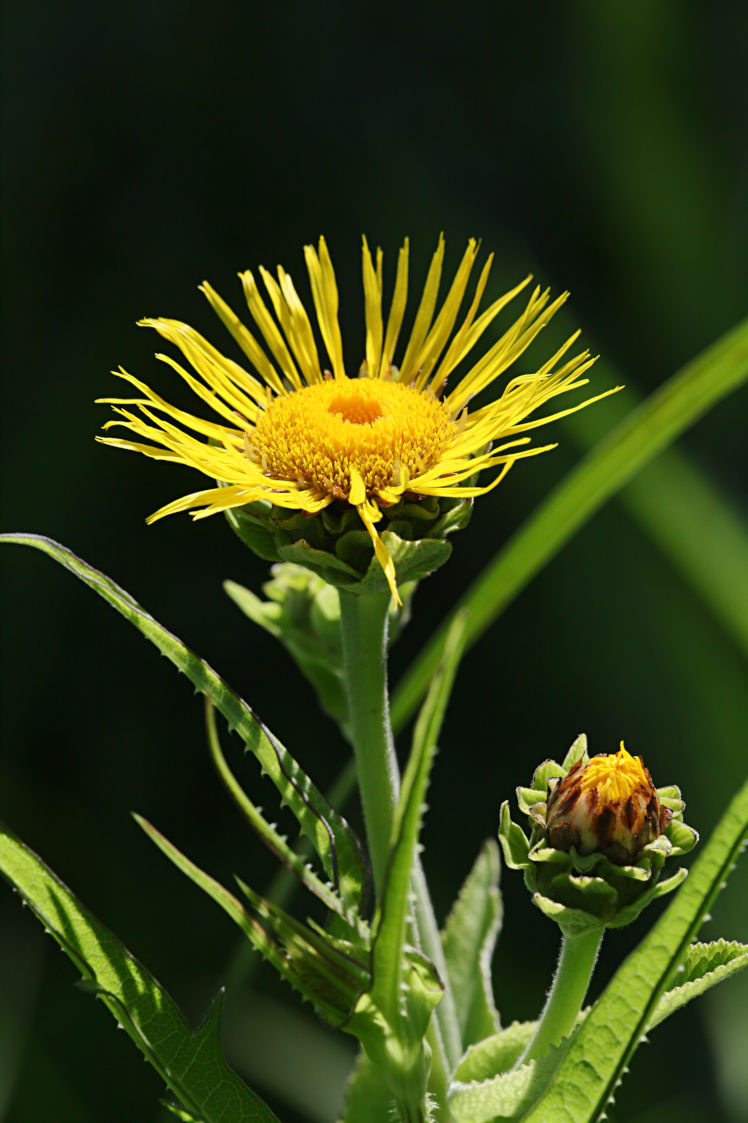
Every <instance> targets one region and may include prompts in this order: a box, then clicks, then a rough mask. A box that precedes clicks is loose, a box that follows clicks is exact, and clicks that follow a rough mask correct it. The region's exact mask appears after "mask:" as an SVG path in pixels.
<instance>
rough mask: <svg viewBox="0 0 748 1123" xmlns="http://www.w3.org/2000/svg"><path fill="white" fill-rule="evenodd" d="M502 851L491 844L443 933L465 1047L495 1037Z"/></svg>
mask: <svg viewBox="0 0 748 1123" xmlns="http://www.w3.org/2000/svg"><path fill="white" fill-rule="evenodd" d="M501 918H502V908H501V896H500V894H499V850H498V846H497V845H496V843H495V842H494V841H493V839H488V840H487V841H486V842H485V843H484V845H483V848H482V849H481V851H480V853H479V854H478V857H477V859H476V861H475V865H474V866H473V868H472V870H471V871H470V873H469V874H468V876H467V878H466V880H465V883H464V885H463V886H462V889H461V890H460V893H459V896H458V897H457V900H456V901H455V903H454V905H453V906H452V911H451V912H450V914H449V916H448V918H447V923H446V925H445V928H444V932H443V933H442V945H443V947H444V957H445V959H446V961H447V973H448V975H449V981H450V985H451V988H452V993H453V994H454V998H455V1006H456V1008H457V1018H458V1023H459V1027H460V1034H461V1037H462V1045H463V1048H467V1047H468V1045H472V1044H473V1043H474V1042H477V1041H482V1040H483V1038H484V1037H488V1036H489V1035H491V1034H494V1033H495V1032H496V1029H497V1027H498V1021H499V1019H498V1014H497V1012H496V1006H495V1003H494V998H493V987H492V984H491V958H492V956H493V950H494V947H495V944H496V938H497V936H498V934H499V930H500V928H501Z"/></svg>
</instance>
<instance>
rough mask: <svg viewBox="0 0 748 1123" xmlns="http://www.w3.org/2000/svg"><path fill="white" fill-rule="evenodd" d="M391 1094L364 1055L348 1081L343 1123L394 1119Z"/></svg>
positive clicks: (379, 1122) (383, 1121)
mask: <svg viewBox="0 0 748 1123" xmlns="http://www.w3.org/2000/svg"><path fill="white" fill-rule="evenodd" d="M393 1109H394V1100H393V1097H392V1093H391V1092H390V1090H389V1089H388V1087H387V1085H386V1084H385V1083H384V1081H383V1080H382V1078H381V1076H380V1075H379V1073H378V1072H377V1070H376V1069H375V1068H374V1065H373V1064H372V1063H371V1061H370V1060H369V1058H368V1057H367V1056H366V1054H365V1053H361V1054H360V1055H359V1058H358V1061H357V1063H356V1067H355V1068H354V1070H353V1072H352V1073H351V1075H350V1077H349V1079H348V1087H347V1090H346V1098H345V1111H344V1112H343V1123H388V1121H389V1120H391V1119H394V1118H395V1116H394V1114H393Z"/></svg>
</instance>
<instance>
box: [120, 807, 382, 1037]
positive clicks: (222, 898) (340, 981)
mask: <svg viewBox="0 0 748 1123" xmlns="http://www.w3.org/2000/svg"><path fill="white" fill-rule="evenodd" d="M134 818H135V821H136V822H137V823H138V825H139V826H140V827H141V828H142V829H143V830H144V831H145V833H146V834H147V835H148V837H149V838H150V839H151V841H152V842H154V843H155V844H156V846H157V847H158V848H159V850H160V851H161V852H162V853H163V854H165V855H166V857H167V858H168V859H169V860H170V861H171V862H173V863H174V865H175V866H176V867H177V869H179V870H181V872H182V873H183V874H185V875H186V876H187V877H188V878H189V879H190V881H192V882H194V884H195V885H197V886H198V888H200V889H202V890H203V892H204V893H207V895H208V896H209V897H211V898H212V899H213V900H214V901H215V902H216V904H218V905H220V907H221V908H222V909H223V910H224V912H225V913H226V914H227V915H228V916H230V917H231V919H232V920H233V921H234V923H235V924H236V925H237V926H238V927H239V928H240V929H241V931H242V932H243V933H244V935H245V936H246V937H247V939H248V940H249V941H250V943H251V944H252V946H253V947H254V948H255V950H256V951H259V952H260V954H261V955H262V956H263V958H265V959H266V960H267V961H268V963H270V964H271V965H272V966H273V967H274V968H275V969H276V971H277V972H278V974H279V975H280V976H281V978H283V979H285V980H286V982H287V983H289V984H290V985H291V986H292V987H293V988H294V989H295V990H297V991H298V992H299V993H300V994H301V995H302V996H303V997H304V998H307V999H308V1000H309V1001H310V1002H311V1003H312V1004H313V1005H314V1007H315V1009H316V1010H317V1012H318V1013H319V1014H321V1016H322V1017H323V1018H325V1020H326V1021H328V1022H329V1023H330V1024H332V1025H339V1024H340V1023H341V1022H343V1021H344V1020H345V1018H346V1017H347V1016H348V1014H349V1013H350V1011H351V1008H352V1006H353V1004H354V1002H355V1000H356V998H357V997H358V995H359V994H360V993H361V991H363V990H364V989H365V987H366V986H368V983H369V975H368V969H367V968H368V961H367V959H366V955H365V954H363V955H362V956H361V958H363V960H364V963H363V964H362V963H361V962H360V961H358V960H356V959H355V958H354V957H353V955H352V954H351V952H350V950H349V949H348V948H346V951H347V954H341V953H340V952H339V944H340V941H336V940H335V939H334V938H333V937H331V936H326V935H324V934H320V933H318V932H316V931H314V930H312V929H309V928H305V926H304V925H302V924H299V922H298V921H296V920H294V919H293V918H292V917H290V916H289V915H288V914H287V913H285V912H284V911H283V910H282V909H280V908H278V907H277V906H274V905H271V904H270V903H269V902H267V901H264V900H263V899H262V898H261V897H260V896H258V895H257V894H256V893H253V892H252V890H251V889H249V888H248V887H247V886H246V885H245V884H244V883H243V882H242V881H241V880H240V879H239V878H237V879H236V880H237V882H238V884H239V887H240V889H241V890H242V892H243V893H244V894H245V896H246V897H247V898H248V899H249V901H250V903H251V905H252V907H253V910H254V911H253V912H249V910H248V909H247V908H246V907H245V906H244V905H243V904H242V903H241V901H239V900H238V898H236V897H235V896H234V894H233V893H230V892H229V890H228V889H226V888H225V887H224V886H223V885H221V883H220V882H219V881H216V880H215V878H213V877H211V876H210V874H207V873H205V871H204V870H201V869H200V867H199V866H197V865H195V863H194V862H192V861H191V860H190V859H189V858H188V857H187V856H186V855H185V854H183V853H182V852H181V850H179V849H178V848H177V847H176V846H175V845H174V843H173V842H170V841H169V840H168V839H167V838H166V837H165V836H164V835H162V834H161V832H160V831H158V830H156V828H155V827H154V826H153V825H152V824H151V823H149V822H148V821H147V820H146V819H143V818H142V817H141V816H140V815H135V816H134ZM271 933H272V934H271Z"/></svg>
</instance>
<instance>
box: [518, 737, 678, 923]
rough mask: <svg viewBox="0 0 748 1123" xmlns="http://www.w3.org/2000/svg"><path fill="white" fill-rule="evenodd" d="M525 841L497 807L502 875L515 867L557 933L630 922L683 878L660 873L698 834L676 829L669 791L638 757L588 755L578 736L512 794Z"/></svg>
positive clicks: (673, 791) (673, 795)
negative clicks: (523, 818)
mask: <svg viewBox="0 0 748 1123" xmlns="http://www.w3.org/2000/svg"><path fill="white" fill-rule="evenodd" d="M517 801H518V803H519V807H520V810H521V811H522V812H523V813H524V814H525V815H527V817H528V820H529V823H530V827H531V833H530V837H529V838H528V837H527V835H526V834H525V832H524V831H523V830H522V828H521V827H520V826H519V825H518V824H517V823H515V822H513V821H512V818H511V815H510V812H509V804H508V803H504V804H502V807H501V826H500V828H499V838H500V840H501V844H502V847H503V849H504V857H505V859H506V863H507V865H508V866H509V867H510V868H511V869H521V870H522V871H523V872H524V875H525V884H526V885H527V888H528V889H529V890H530V892H531V893H532V899H533V903H534V904H535V905H537V907H538V908H539V909H540V910H541V911H542V912H544V913H545V914H546V916H549V917H551V919H552V920H555V921H556V923H557V924H558V925H559V926H560V927H561V929H562V931H563V932H564V933H565V934H566V935H579V934H580V933H582V932H587V931H591V930H593V929H595V928H601V927H603V928H620V927H621V926H622V925H624V924H630V923H631V921H632V920H635V919H636V917H637V916H638V915H639V913H640V912H641V911H642V909H644V908H645V907H646V905H648V904H649V902H650V901H652V900H654V899H655V898H657V897H661V896H662V895H663V894H665V893H670V892H671V891H672V890H673V889H675V888H677V886H678V885H680V884H681V882H682V881H683V879H684V878H685V876H686V870H685V869H679V870H676V871H675V873H673V874H671V876H670V877H667V878H664V879H663V878H662V877H661V876H660V875H661V872H662V869H663V866H664V864H665V862H666V861H667V859H668V858H672V857H676V856H679V855H681V854H686V853H687V852H688V851H689V850H690V849H691V848H692V846H693V845H694V843H695V842H696V840H697V838H698V835H697V834H696V831H694V830H693V829H692V828H691V827H689V826H687V825H686V824H685V823H684V822H683V809H684V807H685V804H684V802H683V800H682V799H681V795H680V791H679V790H678V788H677V787H676V786H675V785H671V786H670V787H665V788H655V787H654V785H653V784H652V777H651V776H650V774H649V772H648V771H647V769H646V768H645V767H644V764H643V762H642V759H641V757H634V756H631V754H630V753H628V752H626V749H625V748H624V747H623V743H621V748H620V751H619V752H617V753H611V754H610V755H606V754H604V753H603V754H600V755H599V756H594V757H592V759H590V758H589V756H588V755H587V738H586V737H585V736H584V734H582V735H581V736H580V737H578V738H577V740H576V741H575V742H574V744H573V745H572V746H571V748H570V749H569V751H568V753H567V754H566V757H565V758H564V761H563V763H562V764H558V763H557V762H556V761H554V760H546V761H545V762H544V763H543V764H541V765H540V766H539V767H538V768H536V770H535V774H534V775H533V778H532V783H531V785H530V787H527V788H525V787H522V788H517Z"/></svg>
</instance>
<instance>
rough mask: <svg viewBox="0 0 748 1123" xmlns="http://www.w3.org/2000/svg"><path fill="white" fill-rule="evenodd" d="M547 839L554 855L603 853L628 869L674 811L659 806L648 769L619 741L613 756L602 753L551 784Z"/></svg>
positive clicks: (578, 765)
mask: <svg viewBox="0 0 748 1123" xmlns="http://www.w3.org/2000/svg"><path fill="white" fill-rule="evenodd" d="M548 787H549V796H548V801H547V812H546V838H547V841H548V844H549V845H550V846H552V847H554V849H556V850H571V848H572V846H573V847H575V849H576V850H577V851H578V853H580V854H593V853H596V852H599V853H601V854H604V855H605V856H606V857H607V858H609V859H610V861H612V862H615V863H616V864H618V865H626V864H628V863H630V862H631V861H632V859H634V858H636V856H637V855H638V854H639V853H640V852H641V850H642V849H643V848H644V847H645V846H646V845H647V844H648V843H650V842H654V840H655V839H656V838H659V836H660V835H661V834H662V833H663V832H664V831H665V830H666V828H667V825H668V823H669V822H670V820H671V818H672V811H671V810H670V809H669V808H667V807H665V806H663V805H661V804H660V802H659V800H658V798H657V792H656V791H655V787H654V784H653V783H652V777H651V776H650V774H649V770H648V769H647V768H645V767H644V764H643V762H642V758H641V757H640V756H636V757H635V756H631V754H630V753H628V752H627V751H626V749H625V748H624V746H623V741H622V742H621V748H620V751H619V752H617V753H611V754H610V755H608V754H606V753H601V754H600V755H599V756H594V757H593V758H592V759H591V760H590V761H589V762H588V763H587V764H584V763H583V762H582V761H581V760H580V761H577V762H576V764H574V765H572V767H571V768H570V769H569V773H568V775H567V776H566V777H565V778H564V779H562V780H559V779H553V780H549V783H548Z"/></svg>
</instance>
